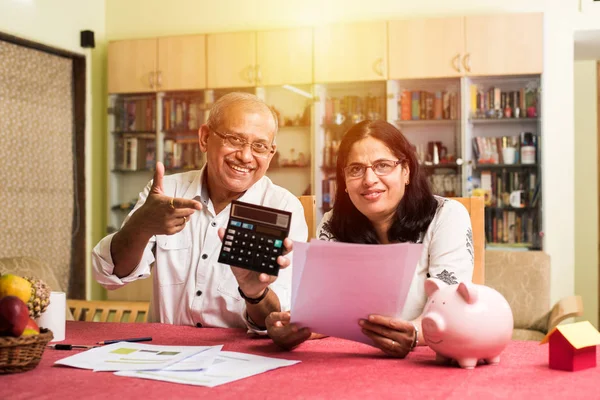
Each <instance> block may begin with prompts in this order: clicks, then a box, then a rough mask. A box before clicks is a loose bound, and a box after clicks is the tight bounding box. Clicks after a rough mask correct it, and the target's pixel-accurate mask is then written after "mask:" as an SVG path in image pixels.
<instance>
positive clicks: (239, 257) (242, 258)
mask: <svg viewBox="0 0 600 400" xmlns="http://www.w3.org/2000/svg"><path fill="white" fill-rule="evenodd" d="M235 260H236V261H239V262H242V261H244V257H242V256H237V257H236V258H235Z"/></svg>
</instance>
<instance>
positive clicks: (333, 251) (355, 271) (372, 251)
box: [291, 239, 423, 345]
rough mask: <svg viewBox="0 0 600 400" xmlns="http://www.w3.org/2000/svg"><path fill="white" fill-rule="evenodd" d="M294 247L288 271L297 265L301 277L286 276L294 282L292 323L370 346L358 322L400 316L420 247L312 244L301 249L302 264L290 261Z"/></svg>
mask: <svg viewBox="0 0 600 400" xmlns="http://www.w3.org/2000/svg"><path fill="white" fill-rule="evenodd" d="M294 246H295V247H294V258H293V265H294V268H293V269H294V270H296V268H298V266H300V268H298V269H299V270H300V271H301V273H298V274H294V275H293V276H292V279H294V278H295V279H299V281H298V280H296V281H293V282H292V310H291V315H292V322H294V323H296V324H298V325H299V326H300V327H309V328H310V329H311V330H312V331H313V332H317V333H321V334H324V335H329V336H336V337H341V338H344V339H350V340H354V341H357V342H362V343H366V344H371V345H372V341H371V339H370V338H368V337H367V336H365V335H364V334H363V333H362V332H361V328H360V326H359V325H358V321H359V319H366V318H367V317H368V315H369V314H380V315H384V316H400V315H401V313H402V310H403V308H404V303H405V301H406V296H407V295H408V291H409V289H410V283H411V282H412V279H413V277H414V274H415V269H416V266H417V263H418V260H419V258H420V256H421V252H422V249H423V245H422V244H412V243H397V244H388V245H364V244H350V243H338V242H328V241H322V240H315V239H313V240H311V242H310V243H309V245H308V246H307V247H308V249H303V250H304V252H305V259H304V260H303V259H302V257H301V258H298V259H297V258H296V244H294ZM299 253H300V252H299ZM302 261H304V263H303V264H302ZM296 272H297V271H296ZM297 275H300V276H297ZM294 289H295V290H294ZM294 293H295V294H294Z"/></svg>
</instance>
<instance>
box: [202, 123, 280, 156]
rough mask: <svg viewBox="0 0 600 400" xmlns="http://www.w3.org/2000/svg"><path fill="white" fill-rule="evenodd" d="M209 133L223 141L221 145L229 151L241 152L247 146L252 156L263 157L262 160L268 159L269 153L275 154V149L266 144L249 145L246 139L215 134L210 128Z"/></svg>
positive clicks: (225, 134) (254, 143) (253, 143)
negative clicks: (211, 132)
mask: <svg viewBox="0 0 600 400" xmlns="http://www.w3.org/2000/svg"><path fill="white" fill-rule="evenodd" d="M211 131H213V132H214V133H215V134H216V135H217V136H219V137H220V138H221V139H223V145H224V146H227V147H229V148H230V149H234V150H242V149H243V148H244V146H246V145H249V146H250V149H252V154H253V155H255V156H256V157H263V158H264V157H268V156H269V154H271V153H275V149H274V148H273V147H272V146H270V145H268V144H266V143H262V142H252V143H250V142H249V141H247V140H246V139H244V138H243V137H241V136H237V135H231V134H227V133H221V132H217V131H216V130H214V129H212V128H211Z"/></svg>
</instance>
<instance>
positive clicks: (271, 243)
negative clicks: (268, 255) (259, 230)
mask: <svg viewBox="0 0 600 400" xmlns="http://www.w3.org/2000/svg"><path fill="white" fill-rule="evenodd" d="M273 243H274V241H273V239H270V238H267V244H270V245H271V246H272V245H273Z"/></svg>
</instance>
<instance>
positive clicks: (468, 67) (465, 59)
mask: <svg viewBox="0 0 600 400" xmlns="http://www.w3.org/2000/svg"><path fill="white" fill-rule="evenodd" d="M463 67H465V71H467V72H471V54H470V53H467V54H465V56H464V57H463Z"/></svg>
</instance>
